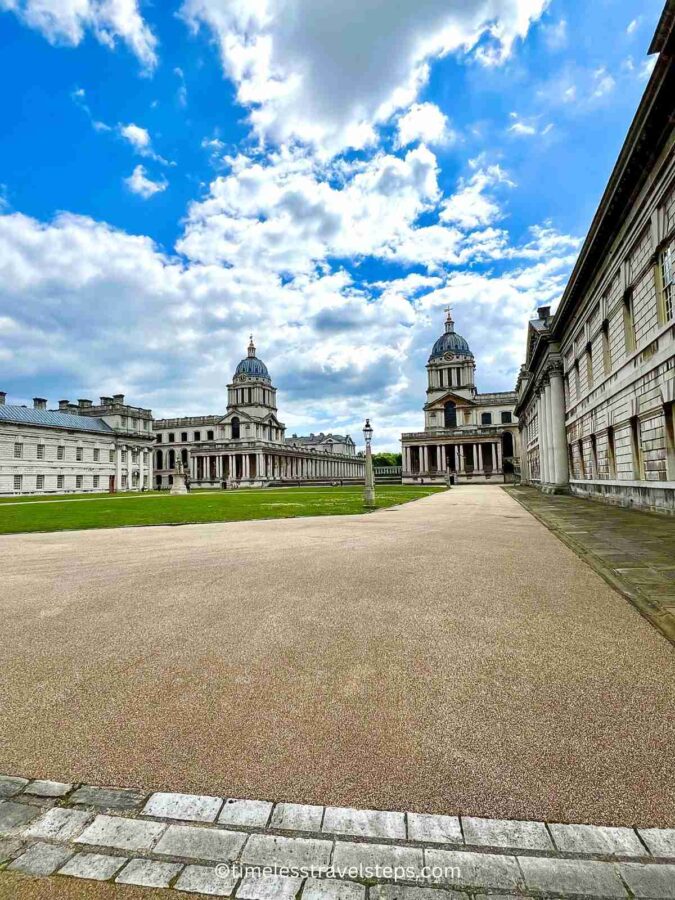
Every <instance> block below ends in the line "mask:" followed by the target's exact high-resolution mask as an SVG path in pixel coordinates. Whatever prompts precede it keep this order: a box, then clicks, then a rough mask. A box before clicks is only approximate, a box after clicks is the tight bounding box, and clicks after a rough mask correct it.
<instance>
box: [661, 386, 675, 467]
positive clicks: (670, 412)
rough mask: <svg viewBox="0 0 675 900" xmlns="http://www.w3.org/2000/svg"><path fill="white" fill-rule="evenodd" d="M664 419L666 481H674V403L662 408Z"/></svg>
mask: <svg viewBox="0 0 675 900" xmlns="http://www.w3.org/2000/svg"><path fill="white" fill-rule="evenodd" d="M663 414H664V417H665V420H666V466H667V473H668V474H667V478H668V481H675V403H666V404H665V406H664V408H663Z"/></svg>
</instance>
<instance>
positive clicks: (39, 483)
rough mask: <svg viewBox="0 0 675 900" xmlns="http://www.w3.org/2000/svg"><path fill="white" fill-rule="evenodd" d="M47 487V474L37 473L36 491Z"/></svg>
mask: <svg viewBox="0 0 675 900" xmlns="http://www.w3.org/2000/svg"><path fill="white" fill-rule="evenodd" d="M44 489H45V476H44V475H36V476H35V490H36V491H44Z"/></svg>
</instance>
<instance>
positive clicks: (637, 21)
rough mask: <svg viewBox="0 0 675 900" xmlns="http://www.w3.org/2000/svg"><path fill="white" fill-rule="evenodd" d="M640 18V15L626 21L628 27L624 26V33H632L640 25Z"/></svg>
mask: <svg viewBox="0 0 675 900" xmlns="http://www.w3.org/2000/svg"><path fill="white" fill-rule="evenodd" d="M641 20H642V17H641V16H638V17H637V19H632V20H631V21H630V22H629V23H628V27H627V28H626V34H634V33H635V32H636V31H637V30H638V28H639V27H640V22H641Z"/></svg>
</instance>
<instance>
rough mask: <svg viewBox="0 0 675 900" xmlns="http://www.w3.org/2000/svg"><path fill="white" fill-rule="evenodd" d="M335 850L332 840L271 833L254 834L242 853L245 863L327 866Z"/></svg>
mask: <svg viewBox="0 0 675 900" xmlns="http://www.w3.org/2000/svg"><path fill="white" fill-rule="evenodd" d="M332 850H333V843H332V841H320V840H315V839H312V838H287V837H277V836H276V835H271V834H254V835H251V837H250V838H249V839H248V841H247V842H246V846H245V847H244V851H243V853H242V854H241V860H242V862H243V863H250V864H254V865H261V866H287V867H289V868H290V867H291V866H307V867H315V868H317V869H319V868H321V867H323V866H327V865H328V863H329V862H330V857H331V852H332Z"/></svg>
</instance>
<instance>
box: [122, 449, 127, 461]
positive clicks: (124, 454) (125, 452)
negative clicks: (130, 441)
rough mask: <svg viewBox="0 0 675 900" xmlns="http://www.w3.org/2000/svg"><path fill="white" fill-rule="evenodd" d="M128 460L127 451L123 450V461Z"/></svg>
mask: <svg viewBox="0 0 675 900" xmlns="http://www.w3.org/2000/svg"><path fill="white" fill-rule="evenodd" d="M126 461H127V451H126V450H122V462H126Z"/></svg>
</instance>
